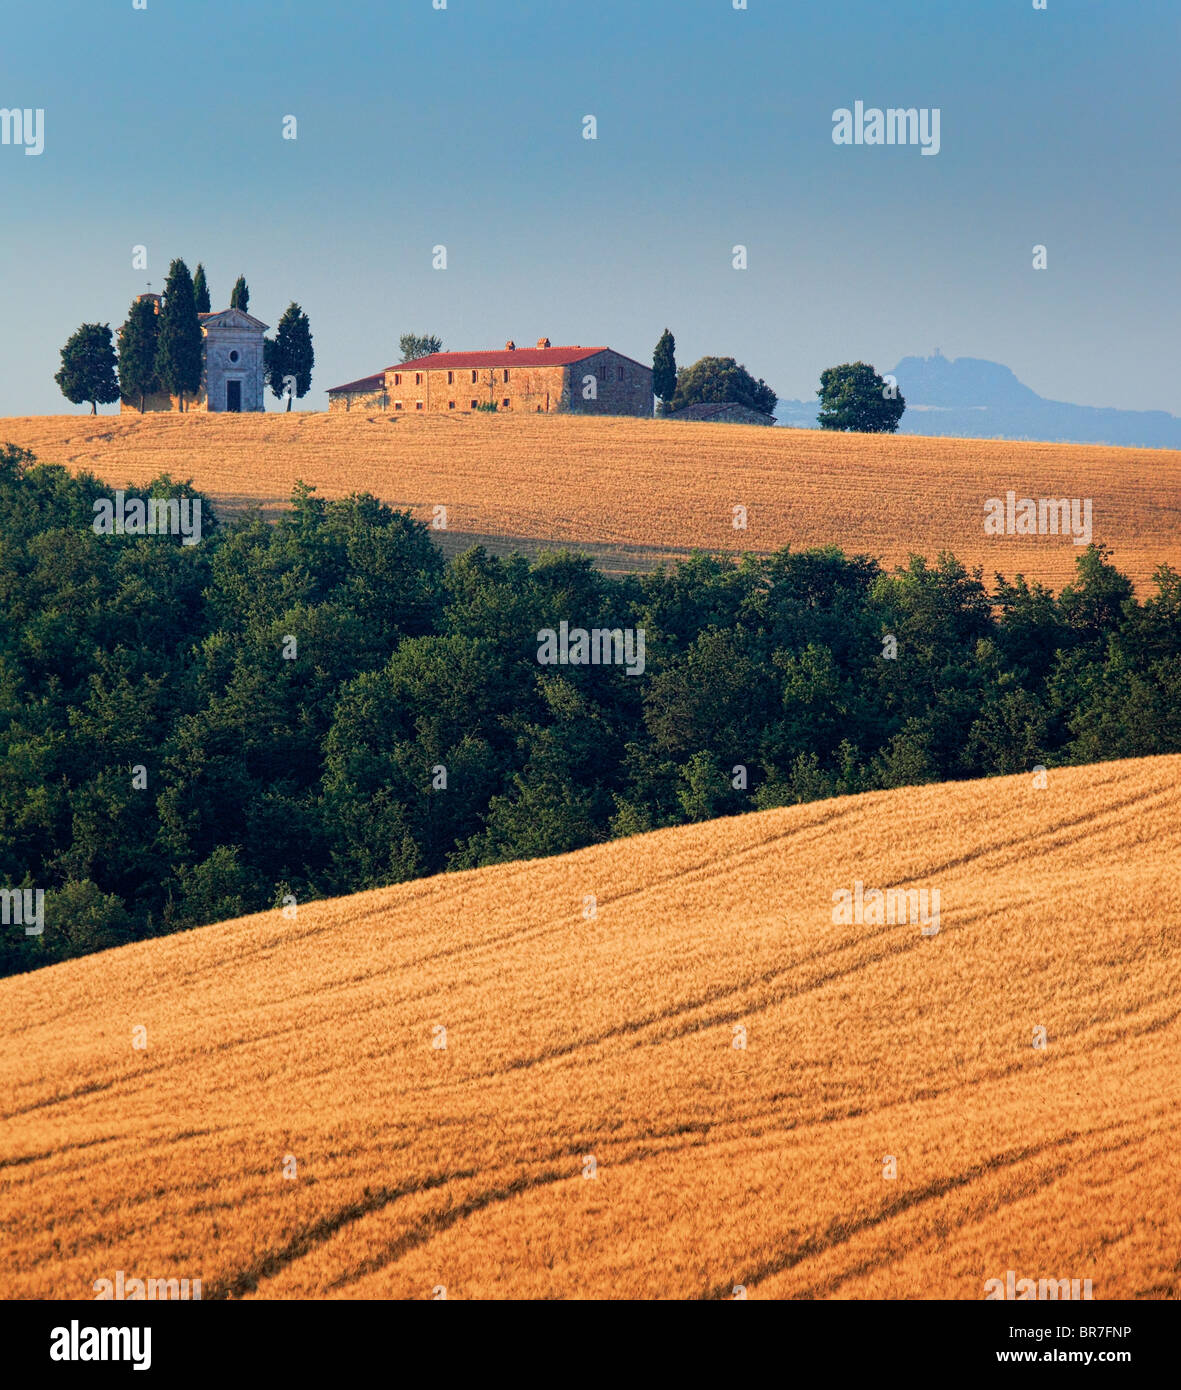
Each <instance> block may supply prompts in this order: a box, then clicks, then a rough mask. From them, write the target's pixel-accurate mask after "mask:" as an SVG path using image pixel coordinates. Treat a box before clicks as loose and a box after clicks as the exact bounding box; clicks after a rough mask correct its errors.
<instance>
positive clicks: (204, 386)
mask: <svg viewBox="0 0 1181 1390" xmlns="http://www.w3.org/2000/svg"><path fill="white" fill-rule="evenodd" d="M140 299H152V300H155V304H156V313H159V312H160V299H161V296H160V295H158V294H141V295H140ZM197 318H198V319H199V320H200V322H201V335H202V338H203V343H202V348H203V354H202V355H203V358H204V364H203V367H202V371H201V388H200V390H199V391H198V392H197V394H196V395H195V396H189V395H186V396H185V409H186V410H229V411H238V410H262V409H263V357H262V352H263V349H262V344H263V336H264V334H265V333H266V331H267V328H268V326H269V325H267V324H265V323H263V322H262V321H261V320H259V319H256V318H255V317H254V316H253V315H252V314H247V313H246V312H244V311H243V310H242V309H222V310H221V311H220V312H219V313H216V314H198V315H197ZM178 405H179V402H178V400H177V398H176V397H175V396H170V395H169V394H168V392H166V391H158V392H156V393H155V394H154V395H151V396H147V397H146V398H145V399H144V410H176V409H177V407H178ZM119 409H120V413H122V412H123V411H125V410H128V411H136V412H138V410H139V403H138V402H137V401H131V402H128V401H122V402H121V403H120V406H119Z"/></svg>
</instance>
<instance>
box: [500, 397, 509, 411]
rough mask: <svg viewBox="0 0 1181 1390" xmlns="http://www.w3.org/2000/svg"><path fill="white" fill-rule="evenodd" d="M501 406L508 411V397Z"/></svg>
mask: <svg viewBox="0 0 1181 1390" xmlns="http://www.w3.org/2000/svg"><path fill="white" fill-rule="evenodd" d="M501 405H502V406H503V407H504V408H505V410H507V409H508V397H507V396H505V398H504V400H502V401H501Z"/></svg>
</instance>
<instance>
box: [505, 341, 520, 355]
mask: <svg viewBox="0 0 1181 1390" xmlns="http://www.w3.org/2000/svg"><path fill="white" fill-rule="evenodd" d="M504 350H505V352H516V350H517V345H516V343H514V342H513V340H512V339H511V338H510V339H509V340H508V342H507V343H505V345H504Z"/></svg>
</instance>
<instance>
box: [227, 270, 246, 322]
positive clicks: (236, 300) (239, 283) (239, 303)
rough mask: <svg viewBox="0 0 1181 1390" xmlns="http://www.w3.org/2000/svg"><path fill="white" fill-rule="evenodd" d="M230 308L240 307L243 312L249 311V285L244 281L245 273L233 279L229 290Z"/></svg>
mask: <svg viewBox="0 0 1181 1390" xmlns="http://www.w3.org/2000/svg"><path fill="white" fill-rule="evenodd" d="M230 308H231V309H241V310H242V312H243V313H244V314H246V313H249V312H250V287H249V286H248V285H247V283H246V277H245V275H239V276H238V278H237V279H236V280H235V281H234V288H233V289H232V290H231V292H230Z"/></svg>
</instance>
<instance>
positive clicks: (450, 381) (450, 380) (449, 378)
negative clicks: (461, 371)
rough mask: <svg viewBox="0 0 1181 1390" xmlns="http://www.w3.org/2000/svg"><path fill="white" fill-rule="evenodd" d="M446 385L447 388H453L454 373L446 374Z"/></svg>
mask: <svg viewBox="0 0 1181 1390" xmlns="http://www.w3.org/2000/svg"><path fill="white" fill-rule="evenodd" d="M447 385H448V386H454V385H455V373H454V372H448V373H447Z"/></svg>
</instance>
